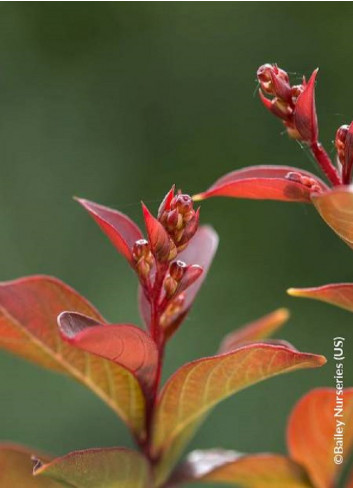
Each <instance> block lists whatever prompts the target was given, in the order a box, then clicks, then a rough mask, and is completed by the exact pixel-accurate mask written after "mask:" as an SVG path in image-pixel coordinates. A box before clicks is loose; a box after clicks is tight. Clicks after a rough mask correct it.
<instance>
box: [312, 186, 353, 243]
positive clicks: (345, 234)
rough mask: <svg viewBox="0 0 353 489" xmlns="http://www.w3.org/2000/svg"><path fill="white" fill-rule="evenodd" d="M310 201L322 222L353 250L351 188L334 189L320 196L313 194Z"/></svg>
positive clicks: (352, 191) (352, 197)
mask: <svg viewBox="0 0 353 489" xmlns="http://www.w3.org/2000/svg"><path fill="white" fill-rule="evenodd" d="M312 201H313V204H314V205H315V207H316V209H317V210H318V212H319V213H320V215H321V217H322V218H323V220H324V221H325V222H326V223H327V224H328V225H329V226H330V228H332V229H333V230H334V231H335V233H336V234H338V236H339V237H340V238H342V239H343V241H345V242H346V243H347V244H348V246H350V247H351V248H353V189H352V187H351V186H346V187H336V188H334V189H333V190H329V191H328V192H324V193H322V194H314V195H313V197H312Z"/></svg>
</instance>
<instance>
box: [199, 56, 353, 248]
mask: <svg viewBox="0 0 353 489" xmlns="http://www.w3.org/2000/svg"><path fill="white" fill-rule="evenodd" d="M317 72H318V70H315V71H314V72H313V74H312V75H311V77H310V78H309V81H306V80H305V78H303V81H302V83H301V84H299V85H292V84H291V83H290V79H289V76H288V74H287V73H286V72H285V71H284V70H283V69H281V68H279V67H278V66H277V65H271V64H265V65H263V66H261V67H260V68H259V69H258V71H257V78H258V82H259V85H260V90H259V93H260V99H261V101H262V102H263V104H264V106H265V107H266V109H267V110H268V111H269V112H271V113H272V114H273V115H275V116H276V117H278V118H279V119H280V120H281V121H282V123H283V125H284V127H285V128H286V131H287V133H288V136H289V137H290V138H292V139H295V140H297V141H299V142H300V144H303V145H304V146H306V147H307V148H308V149H309V151H310V152H311V154H312V156H313V158H314V159H315V161H316V163H317V165H318V167H319V169H320V170H321V171H322V173H323V175H324V177H325V178H326V180H327V183H325V182H324V181H323V180H321V179H320V178H319V177H318V176H316V175H313V174H312V173H310V172H308V171H306V170H303V169H301V168H293V167H289V166H279V165H278V166H275V165H266V166H251V167H246V168H243V169H241V170H236V171H234V172H231V173H229V174H227V175H225V176H223V177H221V178H220V179H219V180H217V181H216V182H215V183H214V184H213V185H212V186H211V187H210V188H209V189H208V190H206V191H205V192H202V193H200V194H197V195H195V196H194V197H193V199H194V201H196V200H203V199H206V198H209V197H215V196H224V197H234V198H250V199H271V200H281V201H288V202H304V203H311V204H314V206H315V207H316V209H317V210H318V212H319V214H320V215H321V217H322V218H323V219H324V220H325V221H326V223H327V224H328V225H329V226H330V227H331V228H332V229H333V230H334V231H335V232H336V233H337V234H338V235H339V236H340V237H341V238H342V239H343V240H344V241H345V242H346V243H347V244H348V245H349V246H350V247H353V187H352V185H351V179H352V168H353V122H352V123H351V124H349V125H343V126H341V127H339V128H338V129H337V132H336V136H335V147H336V150H337V155H336V159H335V162H332V161H331V159H330V157H329V156H328V154H327V152H326V151H325V149H324V147H323V146H322V144H321V143H320V142H319V128H318V121H317V115H316V106H315V81H316V76H317Z"/></svg>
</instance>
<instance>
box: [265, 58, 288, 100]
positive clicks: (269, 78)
mask: <svg viewBox="0 0 353 489" xmlns="http://www.w3.org/2000/svg"><path fill="white" fill-rule="evenodd" d="M257 79H258V80H259V83H260V86H261V89H262V90H263V91H264V92H265V93H266V94H267V95H274V96H275V97H278V98H280V99H282V100H283V101H286V102H289V101H290V97H291V87H290V84H289V77H288V74H287V73H286V72H285V71H284V70H282V69H281V68H278V66H277V65H271V64H268V63H267V64H265V65H262V66H260V68H259V69H258V70H257Z"/></svg>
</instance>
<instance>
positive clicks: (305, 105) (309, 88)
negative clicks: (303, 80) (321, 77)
mask: <svg viewBox="0 0 353 489" xmlns="http://www.w3.org/2000/svg"><path fill="white" fill-rule="evenodd" d="M318 71H319V70H318V69H316V70H315V71H314V72H313V74H312V75H311V77H310V80H309V81H308V83H307V85H306V86H305V88H304V91H303V92H302V93H301V94H300V95H299V97H298V100H297V102H296V104H295V109H294V123H295V127H296V128H297V130H298V132H299V134H300V136H301V137H302V138H303V139H304V140H305V141H310V142H315V141H317V138H318V125H317V115H316V108H315V80H316V75H317V72H318Z"/></svg>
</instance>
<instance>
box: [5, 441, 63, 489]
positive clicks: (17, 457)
mask: <svg viewBox="0 0 353 489" xmlns="http://www.w3.org/2000/svg"><path fill="white" fill-rule="evenodd" d="M35 453H36V456H37V457H41V458H42V459H43V460H46V461H49V460H50V458H49V457H48V456H47V455H43V454H39V453H38V452H36V451H35V450H31V449H29V448H27V447H24V446H22V445H17V444H12V443H11V444H6V443H1V444H0V487H22V488H23V487H67V486H65V485H61V484H59V483H58V482H56V481H54V480H50V479H48V478H47V477H42V476H39V477H34V475H33V462H32V460H31V456H32V455H33V454H35Z"/></svg>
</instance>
